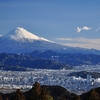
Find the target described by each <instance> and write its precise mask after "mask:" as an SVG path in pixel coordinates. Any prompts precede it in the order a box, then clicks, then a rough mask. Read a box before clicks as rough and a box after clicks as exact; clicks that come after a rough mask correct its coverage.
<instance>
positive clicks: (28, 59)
mask: <svg viewBox="0 0 100 100" xmlns="http://www.w3.org/2000/svg"><path fill="white" fill-rule="evenodd" d="M27 68H40V69H61V68H66V69H70V68H71V67H70V66H68V65H66V64H62V63H59V62H57V61H54V60H50V59H43V58H38V57H33V56H30V55H27V54H9V53H1V54H0V69H3V70H27Z"/></svg>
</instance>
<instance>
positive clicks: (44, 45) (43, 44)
mask: <svg viewBox="0 0 100 100" xmlns="http://www.w3.org/2000/svg"><path fill="white" fill-rule="evenodd" d="M35 50H38V51H46V50H53V51H57V52H64V53H85V54H90V53H93V54H100V51H99V50H94V49H83V48H76V47H68V46H64V45H60V44H57V43H54V42H52V41H50V40H48V39H45V38H43V37H39V36H36V35H34V34H33V33H31V32H28V31H27V30H25V29H23V28H20V27H18V28H16V29H14V30H12V31H11V32H9V33H7V34H5V35H2V36H1V37H0V53H3V52H6V53H26V52H32V51H35Z"/></svg>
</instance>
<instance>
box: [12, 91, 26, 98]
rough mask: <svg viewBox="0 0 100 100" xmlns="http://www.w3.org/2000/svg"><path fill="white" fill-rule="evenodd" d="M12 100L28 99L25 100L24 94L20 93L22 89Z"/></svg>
mask: <svg viewBox="0 0 100 100" xmlns="http://www.w3.org/2000/svg"><path fill="white" fill-rule="evenodd" d="M12 100H26V99H25V96H24V94H23V93H22V92H21V91H20V89H17V91H16V92H15V95H14V97H13V98H12Z"/></svg>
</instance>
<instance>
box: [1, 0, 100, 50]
mask: <svg viewBox="0 0 100 100" xmlns="http://www.w3.org/2000/svg"><path fill="white" fill-rule="evenodd" d="M16 27H23V28H25V29H26V30H28V31H30V32H32V33H34V34H36V35H38V36H41V37H44V38H47V39H49V40H52V41H54V42H57V43H60V44H64V45H68V46H74V47H83V48H96V49H100V0H0V34H6V33H8V32H9V31H11V30H13V29H15V28H16Z"/></svg>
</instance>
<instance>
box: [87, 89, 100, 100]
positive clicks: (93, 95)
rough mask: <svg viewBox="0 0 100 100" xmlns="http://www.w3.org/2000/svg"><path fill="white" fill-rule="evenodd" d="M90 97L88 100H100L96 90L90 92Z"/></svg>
mask: <svg viewBox="0 0 100 100" xmlns="http://www.w3.org/2000/svg"><path fill="white" fill-rule="evenodd" d="M88 97H89V98H88V100H100V98H99V95H98V93H97V92H96V91H95V89H92V90H90V92H89V95H88Z"/></svg>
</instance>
